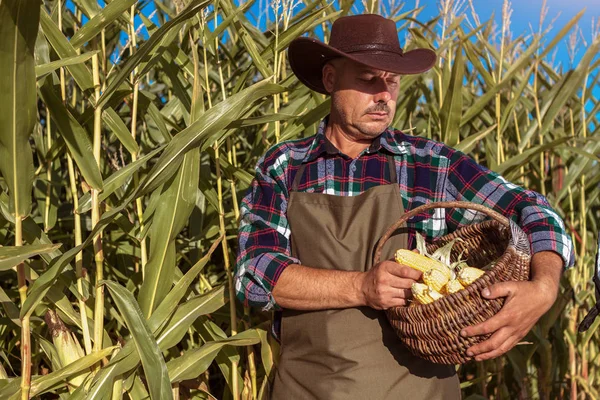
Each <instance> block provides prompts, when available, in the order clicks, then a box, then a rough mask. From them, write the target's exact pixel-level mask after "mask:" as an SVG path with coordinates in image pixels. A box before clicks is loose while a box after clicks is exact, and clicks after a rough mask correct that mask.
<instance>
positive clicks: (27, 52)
mask: <svg viewBox="0 0 600 400" xmlns="http://www.w3.org/2000/svg"><path fill="white" fill-rule="evenodd" d="M39 11H40V2H39V1H38V0H3V1H2V2H0V38H1V39H0V77H2V78H1V79H0V104H2V112H0V174H2V176H3V177H4V181H5V182H6V184H7V186H8V193H9V195H10V203H9V207H10V212H11V213H12V214H14V215H15V217H16V218H24V217H26V216H27V215H28V214H29V212H30V209H31V193H32V189H33V156H32V151H31V147H30V145H29V136H30V135H31V134H32V133H33V127H34V126H35V121H36V95H35V65H34V63H35V62H34V50H35V41H36V37H37V32H38V20H39V14H40V12H39Z"/></svg>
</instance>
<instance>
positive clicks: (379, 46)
mask: <svg viewBox="0 0 600 400" xmlns="http://www.w3.org/2000/svg"><path fill="white" fill-rule="evenodd" d="M336 48H337V49H338V50H339V51H341V52H344V53H356V52H359V51H385V52H388V53H396V54H399V55H401V56H402V55H404V53H403V52H402V49H401V48H400V47H396V46H390V45H388V44H383V43H366V44H354V45H351V46H343V47H336Z"/></svg>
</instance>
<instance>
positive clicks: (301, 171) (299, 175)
mask: <svg viewBox="0 0 600 400" xmlns="http://www.w3.org/2000/svg"><path fill="white" fill-rule="evenodd" d="M305 168H306V164H302V165H301V166H300V168H298V171H296V176H294V182H292V189H291V190H290V192H297V191H298V185H300V179H302V175H304V169H305Z"/></svg>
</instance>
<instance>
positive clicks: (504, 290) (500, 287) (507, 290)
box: [481, 282, 516, 300]
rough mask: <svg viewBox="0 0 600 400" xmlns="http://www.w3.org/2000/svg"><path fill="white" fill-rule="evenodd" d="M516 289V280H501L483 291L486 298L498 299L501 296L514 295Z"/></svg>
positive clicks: (482, 293)
mask: <svg viewBox="0 0 600 400" xmlns="http://www.w3.org/2000/svg"><path fill="white" fill-rule="evenodd" d="M515 291H516V286H515V283H514V282H499V283H495V284H493V285H492V286H488V287H486V288H484V289H483V290H482V291H481V295H482V296H483V297H485V298H486V299H489V300H491V299H497V298H499V297H512V296H513V295H514V293H515Z"/></svg>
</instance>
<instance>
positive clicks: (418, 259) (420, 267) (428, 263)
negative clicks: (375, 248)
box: [396, 249, 452, 280]
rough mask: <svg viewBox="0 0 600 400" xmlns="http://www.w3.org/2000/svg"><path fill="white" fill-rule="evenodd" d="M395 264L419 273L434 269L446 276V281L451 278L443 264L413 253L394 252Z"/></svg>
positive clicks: (404, 250) (450, 273)
mask: <svg viewBox="0 0 600 400" xmlns="http://www.w3.org/2000/svg"><path fill="white" fill-rule="evenodd" d="M396 262H397V263H398V264H401V265H406V266H407V267H410V268H412V269H416V270H417V271H421V272H426V271H429V270H430V269H434V268H435V269H437V270H439V271H440V272H442V273H443V274H444V275H446V276H447V277H448V280H450V279H451V277H452V272H451V271H450V269H449V268H448V267H446V266H445V265H444V264H442V263H441V262H439V261H436V260H433V259H431V258H429V257H427V256H424V255H422V254H419V253H415V252H414V251H410V250H406V249H400V250H398V251H396Z"/></svg>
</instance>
